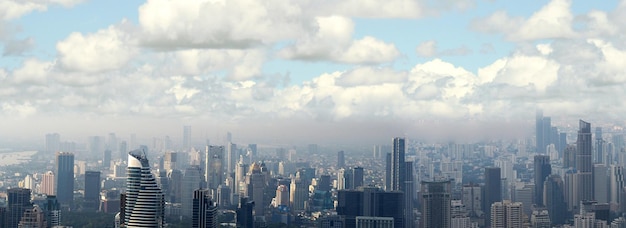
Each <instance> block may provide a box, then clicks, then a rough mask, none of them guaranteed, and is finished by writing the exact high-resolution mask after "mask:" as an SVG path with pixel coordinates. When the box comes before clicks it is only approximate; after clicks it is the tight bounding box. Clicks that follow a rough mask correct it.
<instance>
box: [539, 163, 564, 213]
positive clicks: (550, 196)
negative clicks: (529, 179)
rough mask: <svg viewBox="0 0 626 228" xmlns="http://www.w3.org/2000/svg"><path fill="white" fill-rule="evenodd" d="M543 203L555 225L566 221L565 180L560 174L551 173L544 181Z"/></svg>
mask: <svg viewBox="0 0 626 228" xmlns="http://www.w3.org/2000/svg"><path fill="white" fill-rule="evenodd" d="M542 193H543V194H542V195H543V205H545V206H546V209H547V210H548V214H549V215H550V221H551V223H552V224H553V225H559V224H563V223H565V219H566V218H567V205H566V204H565V196H564V195H563V193H564V189H563V180H562V179H561V177H560V176H559V175H556V174H550V176H548V177H547V178H546V180H545V182H544V191H543V192H542Z"/></svg>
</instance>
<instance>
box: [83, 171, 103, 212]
mask: <svg viewBox="0 0 626 228" xmlns="http://www.w3.org/2000/svg"><path fill="white" fill-rule="evenodd" d="M100 183H101V182H100V171H86V172H85V197H84V203H83V210H86V211H97V210H98V208H99V206H100V190H101V186H100Z"/></svg>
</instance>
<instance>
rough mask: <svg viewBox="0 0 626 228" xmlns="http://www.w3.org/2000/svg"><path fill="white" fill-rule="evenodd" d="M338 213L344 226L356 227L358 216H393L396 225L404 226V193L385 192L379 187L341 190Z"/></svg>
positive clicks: (339, 192)
mask: <svg viewBox="0 0 626 228" xmlns="http://www.w3.org/2000/svg"><path fill="white" fill-rule="evenodd" d="M337 197H338V198H337V214H338V215H340V216H341V217H342V218H343V221H344V225H345V226H344V227H346V228H351V227H356V217H357V216H370V217H392V218H393V219H394V227H398V228H402V227H404V218H403V217H404V202H403V201H404V194H403V193H402V192H398V191H394V192H385V191H383V190H381V189H379V188H370V187H366V188H363V189H361V190H339V191H338V195H337Z"/></svg>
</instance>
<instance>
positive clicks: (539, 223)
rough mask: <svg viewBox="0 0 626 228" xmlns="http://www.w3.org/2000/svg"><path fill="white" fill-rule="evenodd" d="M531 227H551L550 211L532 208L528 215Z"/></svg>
mask: <svg viewBox="0 0 626 228" xmlns="http://www.w3.org/2000/svg"><path fill="white" fill-rule="evenodd" d="M530 224H531V226H532V227H533V228H551V227H552V226H551V225H550V213H548V211H547V210H534V211H533V213H532V215H531V217H530Z"/></svg>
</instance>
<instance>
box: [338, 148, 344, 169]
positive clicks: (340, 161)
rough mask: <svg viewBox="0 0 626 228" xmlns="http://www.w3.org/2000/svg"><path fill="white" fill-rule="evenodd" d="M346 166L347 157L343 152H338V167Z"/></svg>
mask: <svg viewBox="0 0 626 228" xmlns="http://www.w3.org/2000/svg"><path fill="white" fill-rule="evenodd" d="M345 166H346V157H345V154H344V152H343V150H341V151H339V152H337V167H338V168H343V167H345Z"/></svg>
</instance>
